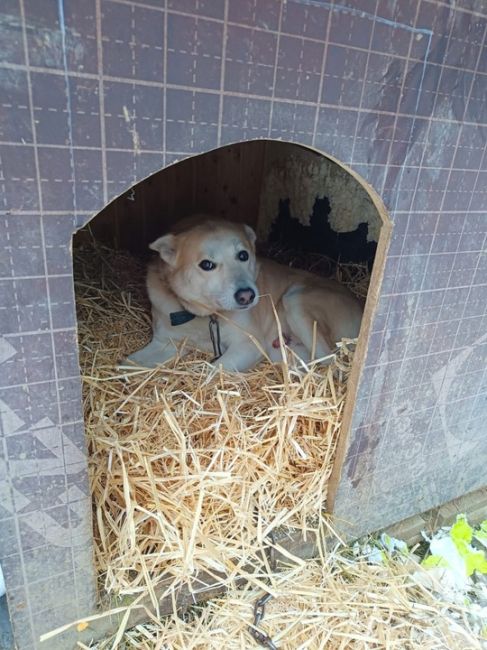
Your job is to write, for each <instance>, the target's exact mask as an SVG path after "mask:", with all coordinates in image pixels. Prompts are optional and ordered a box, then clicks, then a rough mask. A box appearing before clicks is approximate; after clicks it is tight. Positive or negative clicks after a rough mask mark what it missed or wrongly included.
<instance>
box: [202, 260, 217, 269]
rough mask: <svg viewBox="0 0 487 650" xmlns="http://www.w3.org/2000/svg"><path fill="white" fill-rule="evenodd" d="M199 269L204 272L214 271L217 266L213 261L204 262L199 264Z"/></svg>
mask: <svg viewBox="0 0 487 650" xmlns="http://www.w3.org/2000/svg"><path fill="white" fill-rule="evenodd" d="M199 267H200V269H203V271H213V269H214V268H216V264H215V262H212V261H211V260H202V261H201V262H200V263H199Z"/></svg>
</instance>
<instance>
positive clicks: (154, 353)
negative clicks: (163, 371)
mask: <svg viewBox="0 0 487 650" xmlns="http://www.w3.org/2000/svg"><path fill="white" fill-rule="evenodd" d="M174 356H176V348H175V347H174V344H173V343H172V342H171V341H170V340H169V339H166V340H164V341H162V340H159V339H156V338H153V339H152V341H151V342H150V343H149V344H148V345H146V346H145V347H144V348H142V349H141V350H137V352H134V353H133V354H131V355H130V356H129V357H127V359H126V361H124V362H123V363H122V364H121V365H124V364H126V363H127V362H132V363H135V364H136V365H138V366H142V367H143V368H155V367H156V366H157V365H159V364H161V363H165V362H166V361H168V360H169V359H172V358H173V357H174Z"/></svg>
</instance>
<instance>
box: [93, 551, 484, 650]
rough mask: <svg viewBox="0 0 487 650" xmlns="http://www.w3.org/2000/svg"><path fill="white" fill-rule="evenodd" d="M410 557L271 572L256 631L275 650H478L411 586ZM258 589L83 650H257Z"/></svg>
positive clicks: (458, 625)
mask: <svg viewBox="0 0 487 650" xmlns="http://www.w3.org/2000/svg"><path fill="white" fill-rule="evenodd" d="M418 569H419V567H418V565H417V564H415V562H414V561H413V560H407V561H397V560H390V561H389V562H388V563H386V564H385V565H383V566H376V565H370V564H368V563H367V562H366V561H365V560H363V559H356V558H351V557H350V556H349V555H347V554H346V553H344V552H343V551H342V552H335V553H329V554H328V555H327V557H326V559H325V558H323V559H321V560H317V561H310V562H307V563H306V564H305V565H303V566H300V567H295V568H294V569H291V570H288V571H285V572H282V573H279V574H274V575H273V576H272V589H273V591H274V593H275V595H276V596H275V598H274V599H272V600H271V601H270V602H269V603H267V605H266V608H265V615H264V617H263V619H262V620H261V622H260V623H259V626H258V630H259V631H262V632H265V633H266V634H267V635H268V637H270V638H271V640H272V642H273V643H274V644H275V647H277V648H279V649H280V650H295V649H296V648H299V649H300V650H305V649H310V650H311V649H312V650H318V649H323V648H326V650H480V649H481V648H485V645H482V641H481V640H480V639H479V638H478V637H477V636H476V635H475V634H474V633H473V632H472V631H471V629H470V626H469V622H468V617H467V613H466V611H465V610H463V609H462V608H460V607H455V606H452V605H450V606H448V605H446V604H445V603H442V602H439V601H438V600H437V598H435V597H434V596H433V594H432V593H431V592H428V591H427V590H425V589H424V588H422V587H420V586H418V585H417V584H415V582H414V580H412V578H411V575H412V574H413V572H414V571H415V570H418ZM260 596H262V591H261V590H259V589H256V588H255V587H252V586H247V587H246V588H244V589H240V590H231V591H229V592H228V593H227V594H226V596H225V597H224V598H215V599H214V600H212V601H210V602H208V603H207V604H206V605H205V606H203V607H195V608H194V609H193V610H192V611H191V612H190V613H189V614H186V615H185V616H184V617H180V616H177V615H173V616H170V617H167V618H165V619H162V620H156V619H155V618H154V617H153V618H152V620H151V622H149V623H147V624H144V625H138V626H136V627H135V628H133V629H131V630H128V631H127V632H126V633H125V634H124V635H123V637H121V639H120V640H119V642H118V644H117V645H116V646H114V645H113V642H114V638H113V637H112V638H110V639H107V640H105V641H102V642H100V643H99V644H96V645H93V646H90V647H92V648H96V650H108V649H113V648H114V647H117V648H123V649H124V650H125V649H126V650H129V649H132V648H137V649H140V650H188V649H189V648H192V649H197V650H206V649H215V650H221V649H222V648H225V650H233V649H235V650H243V649H244V648H257V647H259V646H258V644H257V643H256V642H255V641H254V639H253V638H252V636H251V634H250V630H249V625H252V622H253V619H254V605H255V602H256V599H257V598H259V597H260Z"/></svg>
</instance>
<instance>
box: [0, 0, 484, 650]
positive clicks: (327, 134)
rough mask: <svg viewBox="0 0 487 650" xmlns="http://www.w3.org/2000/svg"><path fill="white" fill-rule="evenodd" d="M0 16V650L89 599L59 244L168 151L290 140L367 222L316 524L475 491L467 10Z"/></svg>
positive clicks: (395, 4) (28, 7) (479, 56)
mask: <svg viewBox="0 0 487 650" xmlns="http://www.w3.org/2000/svg"><path fill="white" fill-rule="evenodd" d="M1 12H2V20H1V35H2V48H1V52H0V57H1V63H0V84H1V97H0V104H1V112H0V209H1V211H2V217H1V220H0V250H1V254H0V275H1V280H0V292H1V298H0V332H1V336H0V364H1V372H0V421H1V437H0V561H1V564H2V567H3V570H4V573H5V575H6V581H7V587H8V590H9V598H10V606H11V611H12V616H13V622H14V627H15V633H16V635H17V640H18V643H19V646H20V647H21V648H22V649H26V650H27V649H30V648H34V647H36V644H37V638H38V636H39V634H40V633H41V632H45V631H47V630H49V629H51V628H53V627H55V626H57V625H60V624H63V623H66V622H67V621H69V620H72V619H74V618H76V617H78V616H82V615H86V614H87V613H88V612H89V611H90V610H91V609H92V607H93V603H94V580H93V576H92V569H91V564H90V536H91V523H90V517H91V511H90V498H89V490H88V485H87V475H86V459H85V453H86V451H85V447H84V433H83V422H82V413H81V403H80V380H79V375H78V368H77V357H76V354H77V352H76V331H75V327H76V321H75V315H74V299H73V288H72V276H71V261H70V253H69V246H70V238H71V234H72V232H73V231H74V230H75V229H76V228H77V227H80V226H81V225H83V224H84V223H86V222H87V221H88V220H89V219H90V218H91V216H92V215H93V214H95V213H96V212H97V211H99V210H100V209H101V208H102V207H103V206H104V205H106V203H107V202H108V201H109V200H110V199H112V198H114V197H115V196H117V195H118V194H120V193H121V192H123V191H124V190H126V189H127V188H129V187H130V186H131V185H132V184H134V183H136V182H137V181H139V180H141V179H142V178H144V177H145V176H147V175H149V174H151V173H152V172H155V171H157V170H159V169H161V168H162V167H163V166H164V165H166V164H170V163H173V162H175V161H176V160H179V159H182V158H184V157H187V156H189V155H192V154H195V153H200V152H204V151H207V150H209V149H212V148H215V147H218V146H221V145H224V144H227V143H231V142H235V141H239V140H245V139H252V138H261V137H270V138H276V139H284V140H289V141H293V142H298V143H304V144H310V145H313V146H315V147H317V148H319V149H322V150H323V151H325V152H328V153H331V154H333V155H334V156H336V157H338V158H339V159H341V160H342V161H343V162H345V163H347V164H349V165H351V166H352V167H353V168H354V169H355V170H356V171H357V172H359V173H360V174H361V175H362V176H363V177H364V178H365V179H367V180H368V181H369V182H370V183H371V184H372V185H373V186H374V187H375V189H376V190H377V191H378V192H379V194H381V196H382V197H383V199H384V201H385V203H386V205H387V206H388V208H389V209H390V213H391V216H392V219H393V221H394V224H395V229H394V233H393V238H392V243H391V247H390V250H389V255H388V258H387V263H386V271H385V276H384V282H383V285H382V289H381V295H380V299H379V305H378V310H377V313H376V315H375V318H374V321H373V325H372V332H371V336H370V342H369V349H368V356H367V361H366V366H365V368H364V370H363V375H362V378H361V382H360V385H359V390H358V396H357V402H356V407H355V411H354V417H353V428H352V434H351V445H350V449H349V451H348V454H347V457H346V462H345V465H344V471H343V477H342V482H341V484H340V487H339V491H338V495H337V502H336V511H337V515H338V516H339V517H341V518H343V519H344V520H347V521H350V522H353V523H355V524H356V526H355V531H356V532H357V533H361V532H364V531H365V530H371V529H374V528H376V527H379V526H382V525H384V524H387V523H389V522H392V521H397V520H399V519H401V518H403V517H406V516H408V515H411V514H413V513H415V512H419V511H421V510H424V509H426V508H428V507H431V506H434V505H437V504H439V503H441V502H444V501H447V500H449V499H451V498H454V497H456V496H458V495H461V494H463V493H465V492H468V491H469V490H473V489H475V488H477V487H480V486H481V485H483V484H484V483H485V458H486V454H487V443H486V438H485V435H484V436H482V433H485V432H484V431H483V422H484V421H485V418H486V415H487V399H486V398H487V375H486V368H487V313H486V308H487V253H486V233H487V190H486V187H487V157H486V153H485V152H486V140H487V109H486V106H487V83H486V81H487V45H486V40H485V39H486V27H487V2H486V1H485V0H459V1H458V2H457V3H456V4H455V8H453V7H452V6H449V5H448V4H447V3H446V2H437V1H430V0H421V1H415V0H414V1H413V0H400V1H393V0H344V1H343V2H341V3H334V2H324V1H321V0H288V1H287V3H284V2H280V1H279V0H248V1H247V0H144V1H140V2H139V1H138V0H137V1H136V0H133V1H129V0H85V1H84V2H83V3H79V2H76V0H58V2H55V1H54V0H52V1H51V2H42V3H39V2H38V1H37V0H4V2H3V3H2V10H1ZM56 643H57V642H56V641H52V642H51V645H50V648H56V647H57V646H56ZM66 643H67V641H66V638H65V639H64V640H63V642H62V644H61V645H59V647H63V648H66V647H67V646H66Z"/></svg>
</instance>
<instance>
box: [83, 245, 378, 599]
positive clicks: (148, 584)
mask: <svg viewBox="0 0 487 650" xmlns="http://www.w3.org/2000/svg"><path fill="white" fill-rule="evenodd" d="M352 275H353V274H352ZM357 276H359V277H358V281H357V284H358V285H360V286H361V287H362V290H363V287H364V283H366V282H367V281H368V277H367V274H366V273H365V272H364V271H363V269H359V270H358V271H357V273H356V274H355V278H357ZM75 277H76V293H77V305H78V326H79V344H80V361H81V367H82V376H83V386H84V409H85V421H86V431H87V435H88V441H89V447H90V467H91V486H92V492H93V502H94V519H95V547H96V563H97V568H98V571H99V575H100V577H101V580H102V583H103V588H104V590H105V591H106V592H108V593H111V594H115V595H124V594H131V595H134V594H140V593H141V592H143V591H148V592H149V593H151V594H153V589H154V587H155V586H156V585H157V584H158V583H159V582H160V581H162V580H166V581H167V580H168V579H169V580H170V581H172V587H175V586H177V585H178V584H182V583H184V582H187V581H188V580H189V579H190V577H191V576H194V575H195V574H196V573H197V572H198V571H200V570H205V571H207V572H210V574H214V573H215V572H216V573H218V574H220V573H225V574H227V575H228V576H230V577H234V576H236V575H238V574H239V572H242V571H245V572H246V571H247V570H248V566H249V565H253V564H255V565H256V566H260V565H261V559H260V558H261V555H260V553H261V551H262V548H264V547H265V546H267V544H268V543H269V533H271V532H272V531H275V530H276V529H278V528H279V529H280V530H281V531H282V530H288V529H289V528H290V527H294V528H296V527H298V528H301V529H306V528H307V527H309V526H310V522H312V521H313V518H314V519H315V520H316V518H317V517H318V515H319V514H320V512H321V511H322V509H323V507H324V505H325V502H326V489H327V480H328V477H329V474H330V471H331V468H332V462H333V454H334V450H335V445H336V441H337V438H338V435H339V432H340V425H341V418H342V413H343V406H344V402H345V397H346V389H347V378H348V375H349V371H350V366H351V361H352V356H353V348H354V344H353V342H348V343H347V342H344V343H343V344H342V346H341V348H340V352H339V354H338V356H337V359H336V362H335V363H333V364H332V365H331V366H329V367H328V368H324V369H323V368H317V367H315V366H312V365H311V366H310V367H308V368H304V367H302V366H299V364H296V363H295V364H287V363H283V364H278V365H271V364H270V363H268V362H263V363H262V364H260V365H259V366H258V367H257V368H256V369H254V370H253V371H251V372H249V373H246V374H240V375H238V374H232V373H224V372H221V371H219V370H216V369H215V368H214V367H212V366H211V365H210V364H209V363H208V357H205V355H202V354H201V353H195V352H193V353H190V354H189V355H188V356H185V357H184V358H182V359H178V360H176V361H174V362H173V363H170V364H168V365H166V366H164V367H163V368H159V369H156V370H144V369H133V370H132V369H124V370H123V371H120V370H118V369H117V366H116V363H117V361H119V360H121V359H122V358H124V357H125V356H126V355H127V354H128V353H129V352H131V351H133V350H134V349H136V348H138V347H140V346H142V345H144V344H145V343H146V342H147V341H148V339H149V336H150V318H149V315H148V314H149V312H148V304H147V299H146V297H145V289H144V268H143V266H142V265H141V264H139V263H138V262H137V261H136V260H134V258H132V257H130V256H129V255H127V254H125V253H123V252H115V251H111V250H109V249H105V248H100V247H96V246H95V248H93V247H91V246H89V247H86V248H79V249H78V250H76V251H75ZM244 567H247V568H245V569H244ZM219 577H221V576H220V575H219ZM165 584H166V583H165ZM169 591H171V589H170V588H168V593H169Z"/></svg>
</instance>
